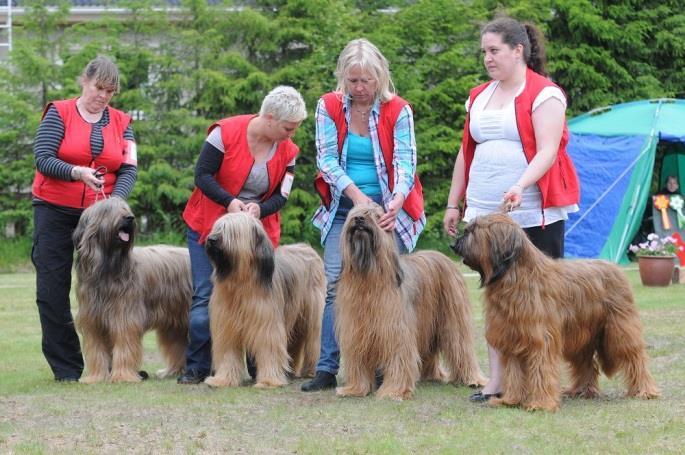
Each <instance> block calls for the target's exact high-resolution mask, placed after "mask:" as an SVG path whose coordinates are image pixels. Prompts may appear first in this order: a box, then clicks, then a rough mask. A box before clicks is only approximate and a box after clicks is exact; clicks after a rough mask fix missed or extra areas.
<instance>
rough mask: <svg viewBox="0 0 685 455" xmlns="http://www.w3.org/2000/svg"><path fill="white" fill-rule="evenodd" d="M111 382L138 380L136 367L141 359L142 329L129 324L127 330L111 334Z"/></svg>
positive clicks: (139, 379) (139, 378) (140, 379)
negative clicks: (112, 344)
mask: <svg viewBox="0 0 685 455" xmlns="http://www.w3.org/2000/svg"><path fill="white" fill-rule="evenodd" d="M112 338H113V340H112V341H113V343H114V346H113V348H112V375H111V376H110V379H111V381H112V382H140V381H142V378H141V377H140V376H139V375H138V367H140V364H141V363H142V361H143V331H142V329H139V328H138V327H135V326H132V325H129V327H128V330H127V331H126V332H123V333H116V334H114V335H113V336H112Z"/></svg>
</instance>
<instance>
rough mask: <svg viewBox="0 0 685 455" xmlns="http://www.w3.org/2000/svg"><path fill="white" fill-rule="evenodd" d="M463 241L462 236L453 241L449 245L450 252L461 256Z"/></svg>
mask: <svg viewBox="0 0 685 455" xmlns="http://www.w3.org/2000/svg"><path fill="white" fill-rule="evenodd" d="M463 241H464V236H463V235H462V236H459V237H457V238H456V239H454V243H452V244H451V245H450V248H451V249H452V251H454V252H455V253H457V254H461V246H462V243H463Z"/></svg>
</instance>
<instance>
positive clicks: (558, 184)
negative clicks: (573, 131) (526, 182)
mask: <svg viewBox="0 0 685 455" xmlns="http://www.w3.org/2000/svg"><path fill="white" fill-rule="evenodd" d="M491 82H492V81H490V82H486V83H485V84H482V85H479V86H478V87H476V88H474V89H473V90H471V94H470V105H471V106H473V101H474V100H475V99H476V97H477V96H478V95H479V94H480V93H481V92H482V91H483V90H485V88H486V87H487V86H488V85H489V84H490V83H491ZM550 86H551V87H556V85H555V84H554V83H553V82H552V81H550V80H549V79H547V78H546V77H544V76H541V75H540V74H538V73H536V72H535V71H533V70H531V69H530V68H528V69H526V86H525V88H524V89H523V92H521V94H520V95H519V96H517V97H516V99H515V100H514V109H515V112H516V126H517V128H518V132H519V136H521V144H522V145H523V153H524V154H525V155H526V159H527V160H528V162H529V163H530V161H531V160H532V159H533V157H534V156H535V154H536V153H537V145H536V142H535V131H534V129H533V116H532V115H533V101H535V98H536V97H537V96H538V94H539V93H540V91H542V89H543V88H545V87H550ZM567 143H568V128H567V127H566V123H564V131H563V133H562V136H561V141H560V142H559V150H558V151H557V157H556V159H555V160H554V163H552V166H551V167H550V168H549V169H548V170H547V172H546V173H545V174H544V175H543V176H542V177H540V179H539V180H538V181H537V185H538V187H539V188H540V193H541V195H542V208H547V207H563V206H566V205H572V204H577V203H578V201H579V200H580V185H579V183H578V176H577V175H576V169H575V167H574V166H573V162H572V161H571V158H570V157H569V156H568V153H566V144H567ZM462 151H463V153H464V164H465V173H464V182H465V183H464V185H465V187H466V186H467V185H468V180H469V169H470V168H471V163H472V162H473V155H474V153H475V151H476V141H475V140H474V139H473V137H472V136H471V132H470V130H469V115H468V114H466V122H465V125H464V135H463V138H462Z"/></svg>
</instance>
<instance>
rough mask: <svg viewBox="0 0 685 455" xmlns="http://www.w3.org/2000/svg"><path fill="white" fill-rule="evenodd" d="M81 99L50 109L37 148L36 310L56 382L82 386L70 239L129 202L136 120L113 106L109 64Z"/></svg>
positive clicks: (85, 78) (90, 75)
mask: <svg viewBox="0 0 685 455" xmlns="http://www.w3.org/2000/svg"><path fill="white" fill-rule="evenodd" d="M80 83H81V87H82V91H81V95H80V96H79V97H77V98H72V99H68V100H61V101H54V102H51V103H49V104H48V105H47V106H46V108H45V111H44V112H43V119H42V121H41V123H40V126H39V127H38V133H37V134H36V140H35V143H34V155H35V161H36V175H35V178H34V181H33V207H34V234H33V250H32V252H31V260H32V261H33V264H34V266H35V267H36V303H37V304H38V312H39V314H40V322H41V327H42V330H43V342H42V345H43V354H44V355H45V358H46V360H47V361H48V364H49V365H50V368H51V369H52V372H53V374H54V377H55V380H57V381H77V380H78V379H79V378H80V377H81V372H82V371H83V358H82V356H81V348H80V345H79V339H78V336H77V335H76V331H75V330H74V322H73V318H72V315H71V309H70V302H69V291H70V290H71V267H72V261H73V254H74V243H73V241H72V234H73V232H74V229H75V228H76V225H77V223H78V221H79V218H80V217H81V213H82V212H83V210H84V209H85V208H86V207H88V206H90V205H92V204H93V203H95V202H96V201H97V200H98V199H100V198H105V197H109V196H116V197H121V198H126V197H127V196H128V195H129V193H130V192H131V190H132V189H133V185H134V184H135V181H136V172H137V171H136V143H135V139H134V137H133V130H132V129H131V118H130V117H129V116H128V115H126V114H124V113H123V112H121V111H119V110H116V109H113V108H112V107H109V105H108V104H109V102H110V100H111V99H112V96H113V95H114V94H115V93H116V92H117V91H118V90H119V71H118V69H117V67H116V65H115V64H114V63H112V61H111V60H109V59H108V58H106V57H97V58H95V59H94V60H92V61H91V62H89V63H88V65H87V66H86V68H85V69H84V71H83V74H82V75H81V77H80Z"/></svg>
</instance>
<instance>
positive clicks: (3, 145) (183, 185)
mask: <svg viewBox="0 0 685 455" xmlns="http://www.w3.org/2000/svg"><path fill="white" fill-rule="evenodd" d="M48 3H49V4H54V3H55V2H48V1H46V0H31V1H26V2H23V3H22V6H24V7H26V8H27V14H25V15H23V16H22V18H21V21H18V22H20V25H19V26H18V27H16V29H15V30H16V31H15V49H14V51H13V52H12V54H11V56H10V59H9V61H8V62H5V63H4V64H3V65H2V66H0V164H1V166H0V188H2V189H3V191H2V192H1V193H0V203H1V204H2V208H3V215H2V217H0V225H2V223H4V222H6V221H8V220H10V219H11V221H12V222H15V223H16V224H17V226H18V227H19V230H20V232H28V230H29V229H30V228H29V225H30V222H29V221H30V213H31V209H30V185H31V181H32V177H33V169H32V150H31V149H32V138H33V135H34V134H35V131H36V128H37V124H38V121H39V119H40V114H41V111H42V107H43V106H44V105H45V103H46V102H47V101H49V100H52V99H59V98H66V97H72V96H77V95H78V93H79V91H80V88H79V86H78V82H77V80H78V76H79V75H80V74H81V71H82V70H83V67H84V65H85V64H86V62H88V61H89V60H90V59H91V58H93V57H94V56H96V55H98V54H106V55H110V56H112V57H113V58H114V59H115V60H116V62H117V64H118V66H119V68H120V72H121V79H122V81H121V82H122V83H121V92H120V93H119V94H117V95H116V96H115V97H114V98H113V101H112V103H113V105H114V106H115V107H117V108H120V109H123V110H125V111H127V112H131V113H132V114H134V117H135V122H134V131H135V134H136V139H137V141H138V144H139V147H138V150H139V176H138V183H137V184H136V188H135V190H134V192H133V194H132V196H131V204H132V206H133V209H134V211H135V212H136V213H137V214H138V215H140V216H142V215H145V216H146V217H147V219H148V227H149V229H150V230H151V231H152V232H155V231H167V230H172V231H174V232H182V231H183V222H182V220H181V217H180V215H181V212H182V210H183V207H184V205H185V202H186V200H187V197H188V196H189V195H190V192H191V191H192V189H193V167H194V163H195V160H196V159H197V156H198V154H199V152H200V149H201V147H202V143H203V141H204V138H205V135H206V130H207V127H208V126H209V125H210V124H211V123H212V122H214V121H216V120H218V119H220V118H223V117H226V116H229V115H235V114H243V113H252V112H257V111H258V110H259V107H260V103H261V100H262V98H263V96H264V95H265V94H266V93H267V92H268V91H269V90H270V89H271V88H273V87H274V86H275V85H278V84H289V85H293V86H294V87H296V88H297V89H298V90H300V91H301V92H302V94H303V96H304V98H305V101H306V102H307V106H308V108H309V109H308V110H309V113H310V116H309V118H308V119H307V120H305V122H303V124H302V126H301V127H300V129H299V130H298V132H297V135H296V136H295V141H296V143H297V144H298V145H299V146H300V149H301V153H300V156H299V158H298V166H297V175H296V179H295V188H294V190H293V192H292V195H291V198H290V201H289V203H288V204H287V205H286V207H285V209H284V210H283V213H282V215H283V241H284V242H285V243H289V242H294V241H301V240H306V241H308V242H310V243H313V244H318V240H319V239H318V237H319V235H318V231H316V230H315V229H314V228H313V227H312V226H311V216H312V214H313V213H314V211H315V209H316V207H317V206H318V198H317V197H316V196H315V194H314V193H313V191H312V183H311V182H312V179H313V177H314V175H315V172H316V164H315V146H314V129H315V128H314V120H313V112H314V107H315V106H316V102H317V100H318V98H319V97H320V96H321V95H322V94H323V93H325V92H327V91H329V90H331V89H333V88H334V87H335V78H334V75H333V71H334V69H335V64H336V60H337V57H338V53H339V52H340V50H341V49H342V48H343V46H344V45H345V43H346V42H347V41H349V40H350V39H352V38H356V37H359V36H364V37H368V38H369V39H371V40H372V41H373V42H374V43H376V44H377V45H378V47H379V48H380V49H381V51H382V52H383V53H384V54H385V55H386V57H387V58H388V60H389V61H390V65H391V71H392V75H393V80H394V83H395V86H396V88H397V90H398V92H399V93H400V94H401V95H402V96H403V97H405V98H406V99H408V100H409V101H410V102H411V103H412V105H413V107H414V112H415V130H416V136H417V146H418V150H419V153H418V156H419V161H418V163H419V164H418V169H419V174H420V175H421V179H422V181H423V184H424V191H425V200H426V212H427V214H428V225H427V229H426V231H425V233H424V234H423V235H422V239H421V242H420V246H425V245H429V246H431V247H436V248H442V249H444V248H445V245H446V244H447V239H445V238H444V236H443V234H442V232H441V224H442V223H441V220H442V216H443V212H442V208H443V207H444V204H445V201H446V198H447V192H448V189H449V184H450V178H451V173H452V167H453V163H454V159H455V156H456V153H457V151H458V148H459V144H460V141H461V134H462V128H463V123H464V116H465V112H464V107H463V106H464V101H465V100H466V98H467V96H468V91H469V89H470V88H471V87H473V86H474V85H476V84H478V83H481V82H484V81H485V80H486V78H487V76H486V74H485V71H484V69H483V65H482V61H481V57H480V38H479V28H480V26H481V25H482V24H483V23H485V22H486V21H488V20H489V19H491V18H492V17H493V16H494V15H496V14H500V13H505V14H510V15H512V16H514V17H516V18H517V19H520V20H528V21H533V22H535V23H537V24H538V25H539V26H540V28H541V29H542V30H543V31H544V32H545V34H546V36H547V38H548V57H549V65H548V69H549V70H550V73H551V75H552V77H553V78H554V79H555V80H556V81H557V82H558V83H560V84H561V85H562V87H564V89H565V90H566V92H567V93H568V95H569V114H570V115H574V114H578V113H580V112H583V111H586V110H589V109H592V108H595V107H598V106H601V105H606V104H611V103H618V102H625V101H630V100H634V99H638V98H647V97H661V96H683V92H684V89H683V87H685V73H683V71H682V68H683V67H685V41H683V40H682V39H681V38H682V36H684V35H685V14H684V13H683V12H682V8H681V7H680V6H682V5H681V1H680V0H664V1H662V0H647V1H646V2H636V1H634V0H619V1H605V0H602V1H594V0H592V1H591V0H529V1H523V0H470V1H466V2H465V1H457V0H417V1H412V0H376V1H373V2H359V1H349V0H257V1H251V2H236V5H251V6H243V7H241V8H231V7H230V4H229V3H227V4H218V5H210V4H208V3H207V2H205V1H200V0H184V1H183V2H182V4H181V7H180V9H179V10H177V11H171V10H169V11H164V10H162V11H160V10H159V9H156V8H155V7H156V6H158V3H159V2H156V1H155V0H126V1H124V2H120V3H121V6H124V7H127V8H129V9H130V11H131V14H125V15H114V14H106V15H104V16H103V17H102V18H100V19H99V20H96V21H91V22H85V23H80V24H76V25H71V26H69V27H64V25H63V24H64V23H65V18H66V17H67V15H68V7H67V3H68V2H66V1H62V2H58V5H59V7H58V8H57V9H48V8H47V7H46V5H47V4H48ZM227 5H229V6H227ZM390 7H393V8H394V9H392V10H391V9H388V8H390ZM3 220H5V221H3ZM0 227H1V226H0Z"/></svg>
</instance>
